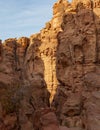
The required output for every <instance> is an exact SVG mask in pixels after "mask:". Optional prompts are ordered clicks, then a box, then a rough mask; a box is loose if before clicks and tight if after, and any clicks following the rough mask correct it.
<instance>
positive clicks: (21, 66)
mask: <svg viewBox="0 0 100 130" xmlns="http://www.w3.org/2000/svg"><path fill="white" fill-rule="evenodd" d="M99 64H100V0H94V1H92V0H73V1H72V3H69V2H68V1H67V0H58V1H57V2H56V3H55V4H54V6H53V17H52V19H51V20H50V21H49V22H47V23H46V25H45V27H44V28H43V29H42V30H41V31H40V32H39V33H37V34H33V35H31V36H30V38H27V37H21V38H19V39H16V38H10V39H7V40H5V42H4V43H3V44H2V41H1V40H0V130H35V128H34V123H33V120H34V118H33V117H34V113H35V111H36V110H38V109H41V108H47V107H49V106H50V104H51V106H53V107H54V108H55V112H56V115H57V118H58V120H59V123H60V124H61V125H63V126H64V127H59V125H58V124H57V130H59V129H60V130H67V129H68V130H99V129H100V121H99V117H100V80H99V78H100V66H99ZM44 111H45V109H44ZM44 117H45V116H44ZM50 117H52V116H50ZM46 119H48V122H50V121H49V119H50V118H49V116H48V115H47V117H46ZM54 119H55V118H54ZM40 120H41V119H40ZM40 120H39V121H40ZM36 122H37V123H38V121H36ZM43 122H44V124H45V123H46V122H45V120H43V121H42V123H43ZM52 123H53V124H51V128H50V127H46V128H48V130H51V129H52V128H56V127H55V126H53V125H54V122H52ZM36 125H37V124H36ZM65 126H66V127H65ZM36 130H37V128H36Z"/></svg>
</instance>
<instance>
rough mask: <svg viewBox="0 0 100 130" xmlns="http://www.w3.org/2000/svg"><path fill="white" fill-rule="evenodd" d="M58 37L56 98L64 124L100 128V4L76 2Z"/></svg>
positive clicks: (89, 0) (75, 0)
mask: <svg viewBox="0 0 100 130" xmlns="http://www.w3.org/2000/svg"><path fill="white" fill-rule="evenodd" d="M69 8H70V9H69V10H68V8H67V11H66V14H65V16H64V18H63V23H62V31H61V32H59V34H58V42H59V44H58V47H57V62H56V64H57V66H56V71H57V73H56V74H57V79H58V81H59V83H60V84H59V86H58V88H57V93H56V95H55V97H54V99H53V103H52V104H53V105H54V106H55V107H56V109H57V116H58V118H59V119H60V123H61V124H62V125H66V126H68V127H80V128H84V129H86V130H99V129H100V81H99V78H100V50H99V48H100V1H99V0H95V1H91V0H73V2H72V3H71V5H70V7H69Z"/></svg>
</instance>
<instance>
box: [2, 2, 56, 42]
mask: <svg viewBox="0 0 100 130" xmlns="http://www.w3.org/2000/svg"><path fill="white" fill-rule="evenodd" d="M56 1H57V0H0V39H2V40H5V39H8V38H15V37H16V38H18V37H22V36H26V37H29V36H30V35H32V34H34V33H37V32H39V31H40V30H41V29H42V28H43V27H44V26H45V23H46V22H48V21H49V20H50V19H51V18H52V6H53V4H54V3H55V2H56Z"/></svg>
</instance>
